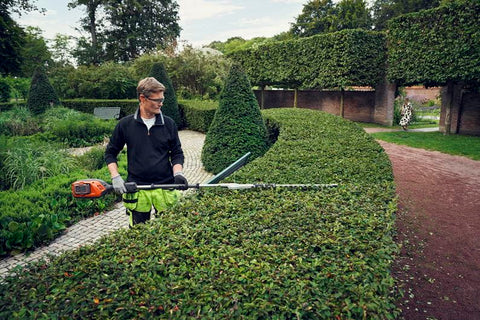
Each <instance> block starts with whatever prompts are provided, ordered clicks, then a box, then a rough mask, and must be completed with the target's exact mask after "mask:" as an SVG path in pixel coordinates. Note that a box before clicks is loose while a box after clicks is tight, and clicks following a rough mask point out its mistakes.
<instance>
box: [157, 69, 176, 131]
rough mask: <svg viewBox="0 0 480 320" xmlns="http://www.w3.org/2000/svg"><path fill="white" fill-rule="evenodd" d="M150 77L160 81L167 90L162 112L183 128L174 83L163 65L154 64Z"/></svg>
mask: <svg viewBox="0 0 480 320" xmlns="http://www.w3.org/2000/svg"><path fill="white" fill-rule="evenodd" d="M149 76H150V77H154V78H155V79H157V80H158V81H160V82H161V83H162V84H163V85H164V86H165V88H166V90H165V101H163V106H162V112H163V114H165V115H167V116H169V117H170V118H172V119H173V121H175V123H176V124H177V126H178V127H182V119H181V117H180V111H179V110H178V101H177V96H176V95H175V89H173V85H172V81H171V80H170V77H169V76H168V74H167V71H166V70H165V67H164V65H163V63H154V64H153V66H152V69H151V70H150V75H149Z"/></svg>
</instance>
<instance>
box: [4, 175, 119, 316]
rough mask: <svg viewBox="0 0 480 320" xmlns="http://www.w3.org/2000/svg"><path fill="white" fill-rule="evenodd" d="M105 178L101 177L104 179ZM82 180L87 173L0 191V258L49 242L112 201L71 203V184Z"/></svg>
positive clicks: (54, 178) (109, 199) (111, 197)
mask: <svg viewBox="0 0 480 320" xmlns="http://www.w3.org/2000/svg"><path fill="white" fill-rule="evenodd" d="M107 175H108V174H106V173H105V174H103V177H104V179H105V178H106V177H107ZM85 177H86V172H82V171H76V172H71V173H70V174H68V175H58V176H55V177H52V178H49V179H46V180H44V181H38V182H37V183H35V184H33V185H31V186H28V187H26V188H25V189H23V190H9V191H2V192H0V256H2V255H6V254H9V253H11V252H12V251H13V252H17V251H25V250H26V249H31V248H33V247H37V246H39V245H42V244H45V243H48V242H50V241H51V240H53V239H54V238H55V237H57V236H58V235H59V234H60V232H61V231H62V230H64V229H65V227H67V226H70V225H71V224H73V223H74V222H76V221H78V220H80V219H82V218H84V217H88V216H93V214H94V213H95V212H101V211H103V210H105V208H107V207H108V206H109V205H111V204H112V203H113V202H114V200H115V197H114V196H113V195H110V196H108V197H104V198H102V199H98V200H94V201H92V200H74V199H73V197H72V194H71V187H70V185H71V183H72V182H73V181H75V180H79V179H84V178H85ZM93 177H95V178H102V175H99V174H94V175H93ZM0 313H1V311H0ZM0 318H2V316H0Z"/></svg>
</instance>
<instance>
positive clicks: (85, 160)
mask: <svg viewBox="0 0 480 320" xmlns="http://www.w3.org/2000/svg"><path fill="white" fill-rule="evenodd" d="M76 162H77V163H78V166H79V167H80V168H83V169H85V170H88V171H95V170H98V169H101V168H102V167H104V166H105V165H106V164H105V147H100V146H97V147H93V148H92V149H90V150H89V151H88V152H86V153H84V154H82V155H80V156H78V157H76Z"/></svg>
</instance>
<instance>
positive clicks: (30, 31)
mask: <svg viewBox="0 0 480 320" xmlns="http://www.w3.org/2000/svg"><path fill="white" fill-rule="evenodd" d="M21 56H22V60H23V63H22V65H21V68H20V69H21V76H23V77H30V76H31V75H32V74H33V72H34V71H35V69H36V68H37V67H38V66H45V67H46V66H50V65H51V64H52V54H51V53H50V51H49V50H48V47H47V43H46V42H45V39H44V38H43V36H42V30H41V29H40V28H38V27H27V28H26V29H25V43H24V45H23V47H22V50H21Z"/></svg>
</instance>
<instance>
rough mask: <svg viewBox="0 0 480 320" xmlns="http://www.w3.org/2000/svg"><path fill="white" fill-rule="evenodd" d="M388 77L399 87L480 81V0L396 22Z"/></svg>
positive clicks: (392, 24) (391, 32) (391, 25)
mask: <svg viewBox="0 0 480 320" xmlns="http://www.w3.org/2000/svg"><path fill="white" fill-rule="evenodd" d="M388 64H389V69H388V77H389V79H390V80H392V81H395V82H397V83H398V84H399V85H412V84H419V83H424V84H426V85H444V84H446V82H447V81H449V80H452V81H465V82H477V83H478V82H480V1H478V0H461V1H456V2H452V3H448V4H446V5H444V6H441V7H439V8H436V9H431V10H425V11H420V12H417V13H412V14H408V15H404V16H400V17H398V18H396V19H393V20H391V21H390V23H389V32H388Z"/></svg>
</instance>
